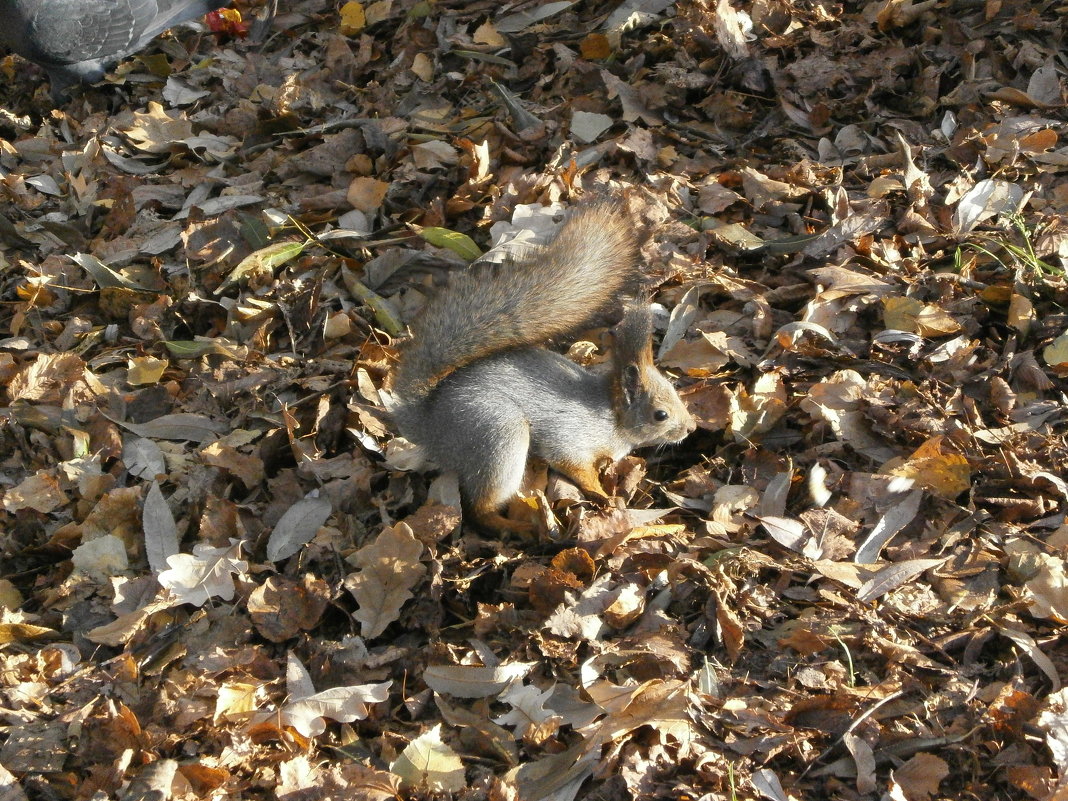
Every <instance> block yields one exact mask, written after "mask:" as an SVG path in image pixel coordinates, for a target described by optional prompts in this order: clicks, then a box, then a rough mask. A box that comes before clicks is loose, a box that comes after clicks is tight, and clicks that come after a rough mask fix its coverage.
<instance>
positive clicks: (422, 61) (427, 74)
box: [412, 53, 434, 83]
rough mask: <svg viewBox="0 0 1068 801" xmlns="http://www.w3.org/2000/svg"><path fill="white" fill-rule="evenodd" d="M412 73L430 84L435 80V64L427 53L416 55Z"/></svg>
mask: <svg viewBox="0 0 1068 801" xmlns="http://www.w3.org/2000/svg"><path fill="white" fill-rule="evenodd" d="M412 72H414V73H415V74H416V75H418V76H419V78H420V80H424V81H426V82H428V83H429V82H430V81H431V80H433V78H434V62H432V61H431V60H430V57H429V56H427V54H426V53H416V54H415V58H413V59H412Z"/></svg>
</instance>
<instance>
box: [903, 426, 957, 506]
mask: <svg viewBox="0 0 1068 801" xmlns="http://www.w3.org/2000/svg"><path fill="white" fill-rule="evenodd" d="M942 439H943V438H942V437H941V436H936V437H931V438H930V439H929V440H927V441H926V442H925V443H923V445H921V446H920V447H919V448H917V449H916V450H915V451H914V452H913V453H912V454H911V455H910V456H909V457H908V458H906V459H905V460H904V462H902V463H898V460H893V461H892V462H888V463H887V464H886V465H884V467H883V470H884V472H886V473H887V474H889V475H892V476H901V477H903V478H911V479H912V480H913V481H914V482H915V484H916V486H917V487H922V488H924V489H927V490H930V491H931V492H933V493H934V494H935V495H938V496H940V497H942V498H946V499H948V500H952V499H953V498H956V497H957V496H958V495H960V494H961V493H962V492H965V491H966V490H967V489H968V488H969V487H971V484H972V471H971V467H970V466H969V464H968V460H967V459H965V458H964V457H963V456H961V455H960V454H959V453H943V452H942Z"/></svg>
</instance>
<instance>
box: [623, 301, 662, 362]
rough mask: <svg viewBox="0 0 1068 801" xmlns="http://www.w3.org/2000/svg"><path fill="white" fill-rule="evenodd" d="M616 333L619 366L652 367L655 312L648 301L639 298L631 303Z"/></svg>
mask: <svg viewBox="0 0 1068 801" xmlns="http://www.w3.org/2000/svg"><path fill="white" fill-rule="evenodd" d="M614 333H615V351H614V359H615V362H616V364H617V365H619V366H623V365H628V364H633V365H636V366H637V367H639V368H642V369H644V368H645V367H650V366H652V363H653V348H652V338H653V310H652V309H651V308H650V307H649V303H648V301H646V300H644V299H641V298H639V299H637V300H633V301H631V302H629V303H628V304H627V305H626V308H625V309H624V311H623V319H622V320H620V321H619V324H618V325H617V326H616V328H615V332H614Z"/></svg>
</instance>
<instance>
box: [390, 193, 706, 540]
mask: <svg viewBox="0 0 1068 801" xmlns="http://www.w3.org/2000/svg"><path fill="white" fill-rule="evenodd" d="M642 239H643V236H642V234H641V233H639V229H638V226H636V225H635V222H634V219H633V217H632V216H631V214H630V213H629V212H627V211H626V210H625V208H624V207H623V205H622V203H620V202H614V201H601V202H596V203H590V204H586V205H585V206H583V207H580V208H579V209H578V211H576V212H575V213H573V214H572V215H571V216H570V217H569V218H568V219H566V220H565V221H564V223H563V224H562V225H561V226H560V228H559V229H558V231H557V233H556V234H555V236H554V237H553V239H552V240H551V241H550V242H549V243H548V244H547V245H545V246H543V247H539V248H536V249H533V250H531V251H528V252H525V253H523V254H522V255H521V256H519V257H517V258H516V260H515V262H514V263H512V264H504V265H491V264H485V263H479V262H476V263H475V264H474V265H472V266H471V267H470V268H468V269H466V270H462V271H459V272H457V273H454V274H452V275H451V276H450V278H449V280H448V283H447V284H446V285H445V286H443V287H442V288H441V289H440V290H439V291H438V293H437V294H436V295H434V296H433V297H431V299H430V300H429V301H428V302H427V304H426V305H425V306H424V308H423V310H422V312H421V313H420V314H419V316H418V318H417V319H416V320H415V321H414V322H413V324H412V326H411V328H412V339H411V340H410V341H409V342H407V343H406V344H405V345H404V346H402V348H401V351H400V359H399V365H398V368H397V373H396V376H395V381H394V385H393V389H394V394H395V396H396V399H397V406H396V408H395V409H394V419H395V421H396V423H397V425H398V428H399V429H400V432H401V434H403V435H404V436H405V437H406V438H407V439H408V440H409V441H411V442H413V443H415V444H416V445H419V446H421V447H422V448H423V449H424V450H425V451H426V452H427V454H428V455H429V456H430V458H431V459H433V461H434V462H435V463H436V464H437V465H438V466H439V467H440V468H442V469H443V470H447V471H454V472H455V473H456V474H457V476H458V478H459V483H460V493H461V498H462V500H463V506H464V511H465V512H466V513H467V514H468V515H470V516H471V517H473V518H474V521H475V523H476V524H477V525H479V526H481V527H483V528H488V529H497V530H500V529H506V530H512V531H529V530H530V528H531V526H530V525H529V524H527V523H521V522H518V521H513V520H509V519H508V518H506V517H504V516H503V515H502V514H501V513H500V512H501V508H502V507H503V506H504V505H505V504H506V503H507V502H508V500H509V499H510V498H511V497H512V496H514V495H515V493H516V491H517V490H519V489H520V486H521V484H522V481H523V475H524V472H525V469H526V464H527V458H528V456H531V455H533V456H536V457H538V458H540V459H542V460H543V461H545V462H546V463H547V464H548V465H549V466H550V467H551V468H553V469H555V470H556V471H558V472H560V473H563V474H564V475H565V476H566V477H568V478H569V479H571V480H572V481H573V482H574V483H575V484H577V485H578V487H579V488H580V489H581V490H582V491H583V492H584V493H585V494H586V495H587V496H590V497H592V498H594V499H596V500H606V499H607V494H606V493H605V491H604V488H603V487H602V485H601V478H600V474H599V470H600V468H602V467H604V466H607V465H608V464H611V463H615V462H616V461H618V460H619V459H622V458H623V457H624V456H626V455H627V454H628V453H630V452H631V451H632V450H633V449H635V448H639V447H642V446H645V445H666V444H671V443H676V442H680V441H681V440H682V439H684V438H685V437H686V436H687V435H688V434H690V433H691V432H692V431H693V430H694V428H695V427H696V425H695V423H694V420H693V418H692V417H691V416H690V413H689V412H688V411H687V409H686V407H685V406H684V405H683V403H682V401H681V400H680V399H679V396H678V395H677V394H676V392H675V389H674V387H673V386H672V385H671V383H670V382H669V381H668V380H667V378H665V377H664V376H663V375H662V374H661V373H660V372H659V371H658V370H657V369H656V367H655V366H654V365H653V352H652V312H651V310H650V308H649V304H648V302H647V301H641V300H637V299H631V300H629V301H627V302H625V303H624V302H623V300H622V299H623V297H624V296H626V295H627V294H628V292H630V291H631V290H632V289H633V288H634V287H635V286H636V285H637V284H638V283H639V280H640V277H641V274H640V269H639V262H640V258H641V254H640V248H641V243H642ZM620 305H623V306H624V313H623V318H622V320H621V322H620V323H619V324H618V325H617V326H616V327H615V329H614V340H615V342H614V348H613V354H612V360H611V364H610V367H609V369H607V370H605V371H594V370H587V369H585V368H583V367H581V366H579V365H578V364H576V363H574V362H573V361H571V360H570V359H568V358H566V357H565V356H563V355H561V354H559V353H555V352H553V351H550V350H546V349H545V348H544V345H546V344H547V343H550V342H553V341H556V340H559V339H561V338H563V337H565V336H568V335H574V334H577V333H578V332H580V331H582V330H584V329H586V328H588V327H590V326H591V325H592V324H594V323H595V322H598V321H599V320H601V318H602V317H604V316H605V315H606V314H608V313H610V312H612V311H613V310H614V311H615V312H616V314H617V316H618V309H619V307H620Z"/></svg>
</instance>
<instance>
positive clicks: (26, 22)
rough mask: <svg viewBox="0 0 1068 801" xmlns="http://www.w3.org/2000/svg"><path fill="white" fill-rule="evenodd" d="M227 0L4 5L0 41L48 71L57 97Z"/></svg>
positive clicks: (48, 0)
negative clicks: (68, 88)
mask: <svg viewBox="0 0 1068 801" xmlns="http://www.w3.org/2000/svg"><path fill="white" fill-rule="evenodd" d="M226 2H227V0H221V2H217V1H216V0H0V42H3V43H4V44H6V45H7V46H8V47H10V48H11V49H12V50H14V51H15V52H16V53H18V54H19V55H21V56H23V57H25V58H27V59H29V60H30V61H34V62H36V63H38V64H40V65H41V66H42V67H44V68H45V69H46V70H48V73H49V75H50V76H51V78H52V84H53V86H52V91H53V94H57V93H61V92H62V91H63V89H64V88H65V87H67V86H69V85H70V84H72V83H74V82H75V81H84V82H93V81H98V80H100V78H101V77H103V75H104V72H105V71H106V68H107V67H108V66H110V65H112V64H114V63H115V62H117V61H118V60H119V59H121V58H123V57H124V56H127V55H129V54H131V53H134V52H136V51H138V50H140V49H141V48H142V47H144V46H145V45H146V44H148V42H149V41H150V40H151V39H152V38H154V37H155V36H158V35H159V34H160V33H162V32H163V31H164V30H166V29H167V28H169V27H171V26H172V25H177V24H178V23H180V22H185V21H186V20H189V19H193V18H195V17H198V16H202V15H203V14H206V13H207V12H209V11H212V10H214V9H216V8H219V7H221V6H224V5H226Z"/></svg>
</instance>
